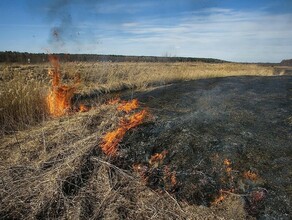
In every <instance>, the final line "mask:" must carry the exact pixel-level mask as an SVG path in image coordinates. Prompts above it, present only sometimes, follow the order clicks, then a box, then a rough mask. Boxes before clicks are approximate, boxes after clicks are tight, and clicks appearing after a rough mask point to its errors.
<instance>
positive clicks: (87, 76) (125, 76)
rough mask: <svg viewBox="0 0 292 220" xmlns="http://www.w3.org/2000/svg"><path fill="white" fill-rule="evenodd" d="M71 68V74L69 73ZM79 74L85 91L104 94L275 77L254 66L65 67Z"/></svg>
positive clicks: (269, 72) (267, 70)
mask: <svg viewBox="0 0 292 220" xmlns="http://www.w3.org/2000/svg"><path fill="white" fill-rule="evenodd" d="M70 68H72V70H71V71H70ZM73 68H74V71H79V72H80V73H81V74H82V76H83V79H84V86H83V87H82V88H83V91H84V92H88V91H89V90H97V91H101V92H111V91H118V90H122V89H129V88H130V89H131V88H136V89H144V88H147V87H150V86H156V85H165V84H168V83H172V82H178V81H185V80H195V79H205V78H213V77H227V76H243V75H247V76H248V75H259V76H270V75H273V72H274V69H273V68H272V67H263V66H258V65H252V64H249V65H247V64H232V63H224V64H207V63H95V64H88V63H79V64H76V66H71V65H70V64H66V65H64V69H67V71H68V72H73Z"/></svg>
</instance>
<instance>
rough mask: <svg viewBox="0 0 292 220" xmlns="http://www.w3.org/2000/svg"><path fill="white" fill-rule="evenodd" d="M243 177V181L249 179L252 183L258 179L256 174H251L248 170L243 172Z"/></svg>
mask: <svg viewBox="0 0 292 220" xmlns="http://www.w3.org/2000/svg"><path fill="white" fill-rule="evenodd" d="M243 177H244V178H245V179H249V180H252V181H255V180H257V179H258V176H257V174H256V173H254V172H252V171H250V170H249V171H247V172H244V173H243Z"/></svg>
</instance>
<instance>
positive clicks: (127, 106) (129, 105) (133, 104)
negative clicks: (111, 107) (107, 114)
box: [117, 99, 139, 113]
mask: <svg viewBox="0 0 292 220" xmlns="http://www.w3.org/2000/svg"><path fill="white" fill-rule="evenodd" d="M138 107H139V102H138V100H137V99H133V100H132V101H129V102H127V101H123V102H122V103H121V104H120V105H119V106H118V108H117V109H118V111H124V112H126V113H130V112H131V111H132V110H134V109H137V108H138Z"/></svg>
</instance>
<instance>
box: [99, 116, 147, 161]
mask: <svg viewBox="0 0 292 220" xmlns="http://www.w3.org/2000/svg"><path fill="white" fill-rule="evenodd" d="M147 114H148V113H147V111H146V110H142V111H140V112H137V113H135V114H134V115H132V116H130V118H129V119H124V120H122V121H121V122H120V126H119V128H117V129H116V130H114V131H112V132H108V133H107V134H106V135H105V136H104V137H103V140H102V144H101V149H102V151H103V152H104V153H105V154H107V155H110V156H115V155H116V153H117V149H118V144H119V143H120V142H121V141H122V139H123V137H124V136H125V134H126V132H127V131H128V130H130V129H131V128H134V127H136V126H138V125H140V124H141V123H142V122H143V120H144V118H145V117H146V116H147Z"/></svg>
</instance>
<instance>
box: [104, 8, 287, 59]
mask: <svg viewBox="0 0 292 220" xmlns="http://www.w3.org/2000/svg"><path fill="white" fill-rule="evenodd" d="M163 23H164V20H159V19H155V20H154V19H153V20H147V21H144V22H140V23H130V24H127V23H126V24H122V25H121V26H120V31H121V32H123V33H124V35H126V37H125V36H123V37H119V36H114V37H113V40H112V41H116V42H119V43H118V44H116V43H113V42H112V41H111V40H110V39H104V40H103V41H104V47H107V50H110V51H112V53H118V52H119V53H121V52H123V54H129V53H130V54H137V55H139V54H140V55H145V54H146V55H162V54H165V53H167V52H169V51H165V50H167V49H166V48H175V51H176V53H177V54H175V55H177V56H191V57H214V58H219V59H226V60H233V61H244V62H245V61H248V62H266V61H268V62H278V61H281V60H282V59H284V58H291V57H292V44H291V43H289V42H290V41H291V39H292V28H291V15H290V14H268V13H265V12H262V11H261V12H258V11H257V12H247V11H234V10H230V9H220V8H217V9H214V8H211V9H208V10H206V9H205V10H203V11H201V12H196V13H190V14H184V16H183V17H182V18H180V21H179V22H177V23H176V24H173V25H165V24H163ZM124 45H126V46H124ZM104 49H105V48H104ZM171 50H172V49H171ZM173 50H174V49H173ZM116 51H118V52H116ZM171 53H173V51H171Z"/></svg>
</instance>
